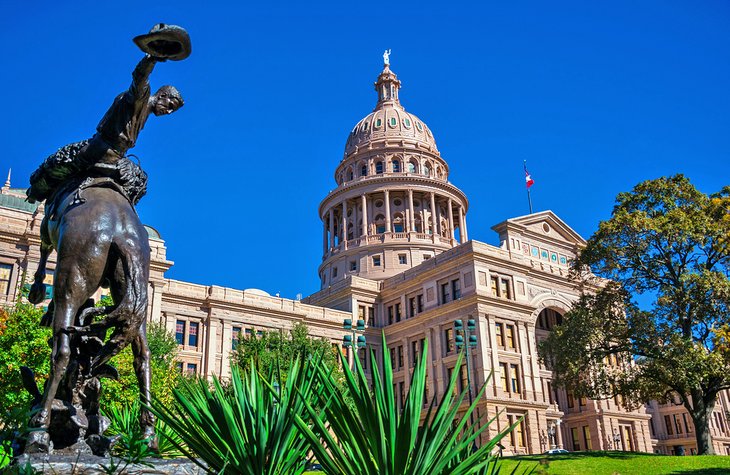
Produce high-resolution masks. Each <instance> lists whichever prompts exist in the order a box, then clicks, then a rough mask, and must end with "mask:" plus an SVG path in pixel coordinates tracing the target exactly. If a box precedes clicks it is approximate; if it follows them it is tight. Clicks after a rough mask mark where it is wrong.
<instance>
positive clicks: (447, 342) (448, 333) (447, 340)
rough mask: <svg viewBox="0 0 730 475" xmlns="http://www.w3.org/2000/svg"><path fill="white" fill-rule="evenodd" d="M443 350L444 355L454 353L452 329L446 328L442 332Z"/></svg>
mask: <svg viewBox="0 0 730 475" xmlns="http://www.w3.org/2000/svg"><path fill="white" fill-rule="evenodd" d="M444 350H445V353H444V354H445V355H448V354H450V353H451V352H452V351H454V329H453V328H451V327H448V328H446V329H445V330H444Z"/></svg>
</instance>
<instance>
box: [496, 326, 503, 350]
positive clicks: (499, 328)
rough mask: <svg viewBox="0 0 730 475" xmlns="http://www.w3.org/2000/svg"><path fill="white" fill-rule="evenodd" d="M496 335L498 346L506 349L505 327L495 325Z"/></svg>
mask: <svg viewBox="0 0 730 475" xmlns="http://www.w3.org/2000/svg"><path fill="white" fill-rule="evenodd" d="M495 334H496V336H497V346H501V347H504V325H502V324H501V323H497V324H495Z"/></svg>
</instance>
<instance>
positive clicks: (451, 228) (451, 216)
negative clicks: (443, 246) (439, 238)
mask: <svg viewBox="0 0 730 475" xmlns="http://www.w3.org/2000/svg"><path fill="white" fill-rule="evenodd" d="M446 206H448V207H449V208H448V210H447V212H448V216H449V238H450V239H451V240H452V241H453V240H454V210H453V209H451V207H452V202H451V198H449V200H448V201H447V204H446Z"/></svg>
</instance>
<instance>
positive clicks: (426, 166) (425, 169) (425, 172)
mask: <svg viewBox="0 0 730 475" xmlns="http://www.w3.org/2000/svg"><path fill="white" fill-rule="evenodd" d="M423 174H424V175H426V176H431V169H430V168H428V165H424V166H423Z"/></svg>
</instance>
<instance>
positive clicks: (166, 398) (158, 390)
mask: <svg viewBox="0 0 730 475" xmlns="http://www.w3.org/2000/svg"><path fill="white" fill-rule="evenodd" d="M147 343H148V346H149V349H150V355H151V356H150V376H151V392H152V395H153V396H154V397H156V398H157V399H159V400H160V401H163V402H164V403H165V404H171V403H172V401H173V397H172V390H173V389H174V388H175V387H177V385H178V382H179V381H180V379H181V376H180V372H179V371H177V370H176V368H175V357H176V356H177V348H178V347H177V342H176V341H175V337H174V335H171V334H170V333H168V331H167V329H166V328H165V327H164V326H162V325H161V324H158V323H148V324H147ZM133 362H134V356H133V355H132V348H131V345H130V346H127V347H126V348H125V349H124V350H122V351H121V352H120V353H119V354H118V355H117V356H115V357H114V359H113V360H112V364H113V365H114V366H115V367H116V368H117V371H118V372H119V379H118V380H111V379H105V380H104V382H103V383H102V384H103V387H104V390H103V392H102V395H101V407H114V406H122V407H130V406H132V405H133V404H135V403H136V402H137V401H138V400H139V385H138V384H137V376H136V375H135V373H134V364H133Z"/></svg>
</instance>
